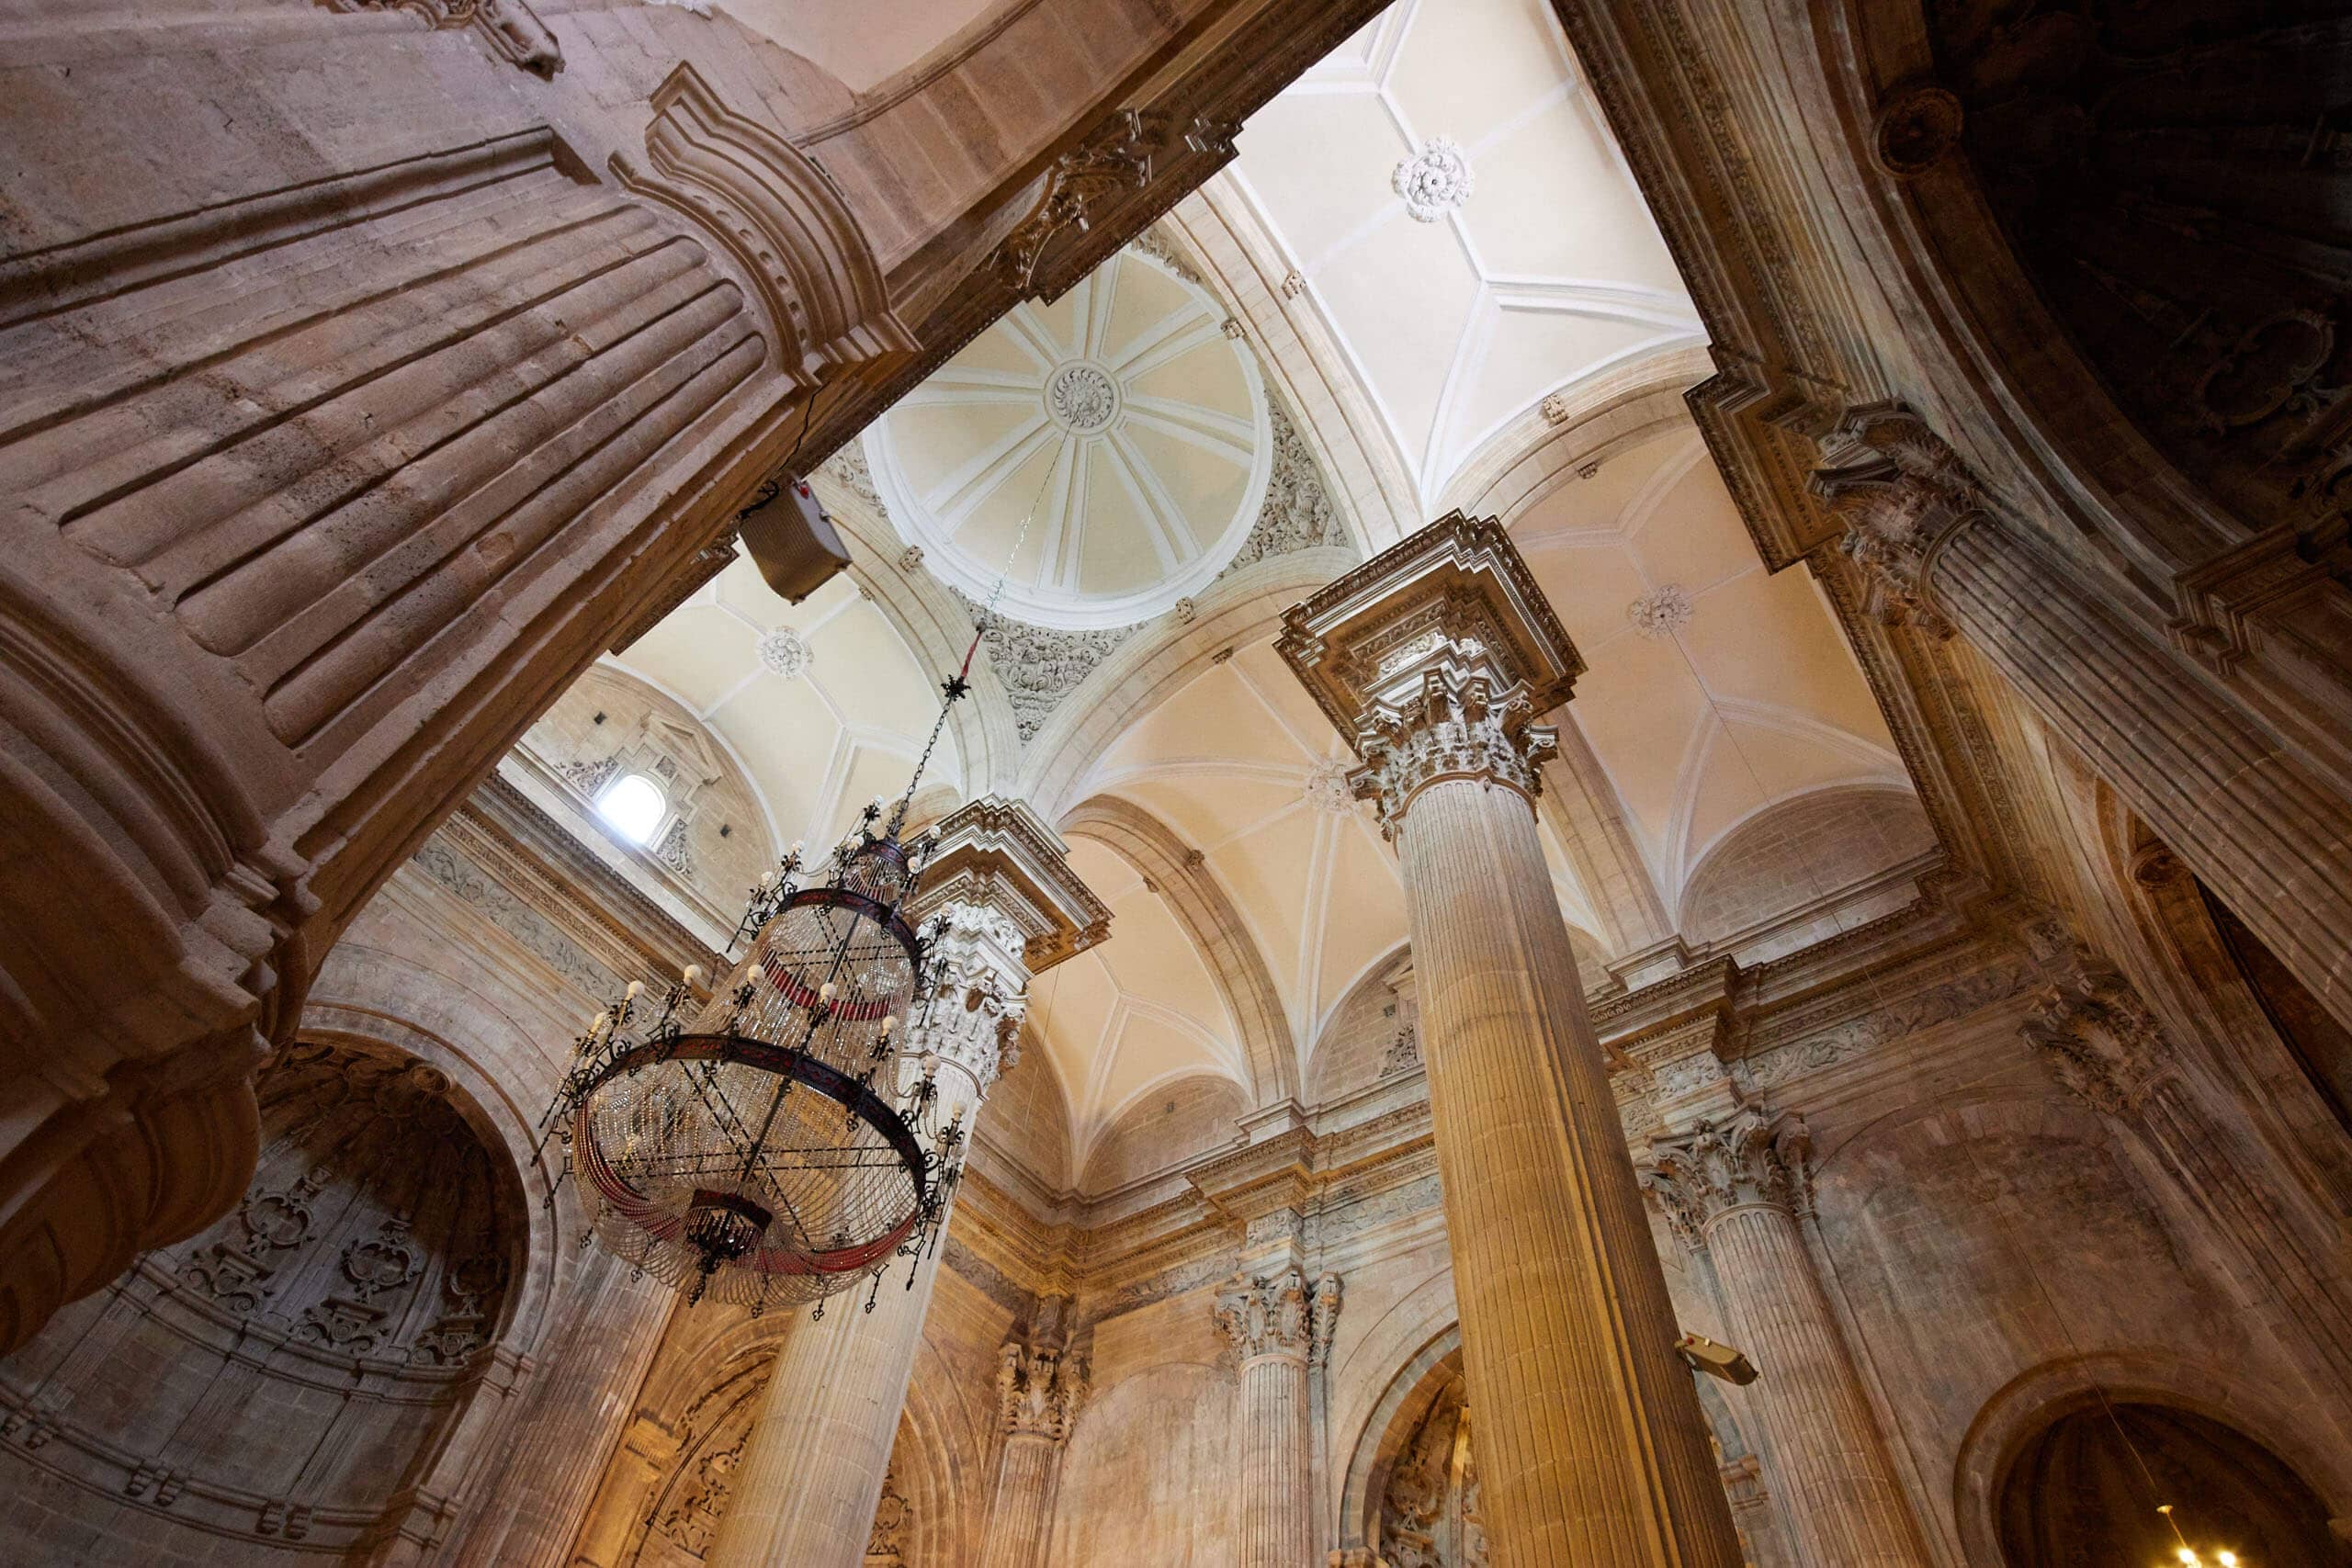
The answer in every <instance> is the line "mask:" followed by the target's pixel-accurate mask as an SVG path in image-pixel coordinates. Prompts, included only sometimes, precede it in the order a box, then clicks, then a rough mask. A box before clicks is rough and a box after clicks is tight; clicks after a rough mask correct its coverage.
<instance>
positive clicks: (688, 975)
mask: <svg viewBox="0 0 2352 1568" xmlns="http://www.w3.org/2000/svg"><path fill="white" fill-rule="evenodd" d="M678 978H679V979H680V980H682V981H684V983H685V984H686V985H688V986H695V985H698V984H700V983H701V981H702V965H701V964H687V965H686V966H685V968H684V970H683V971H681V972H680V974H679V976H678Z"/></svg>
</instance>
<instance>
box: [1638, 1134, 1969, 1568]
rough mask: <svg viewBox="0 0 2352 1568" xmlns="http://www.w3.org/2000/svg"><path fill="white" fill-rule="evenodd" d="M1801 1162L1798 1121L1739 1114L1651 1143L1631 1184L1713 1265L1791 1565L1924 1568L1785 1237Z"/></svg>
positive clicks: (1821, 1297)
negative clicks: (1742, 1361)
mask: <svg viewBox="0 0 2352 1568" xmlns="http://www.w3.org/2000/svg"><path fill="white" fill-rule="evenodd" d="M1810 1153H1811V1145H1810V1143H1809V1141H1808V1140H1807V1138H1806V1135H1805V1130H1804V1121H1803V1119H1802V1118H1799V1117H1796V1116H1774V1115H1770V1114H1769V1113H1766V1112H1762V1111H1756V1110H1752V1109H1751V1110H1747V1111H1741V1112H1740V1113H1738V1114H1737V1115H1736V1116H1735V1117H1734V1118H1732V1119H1731V1120H1730V1121H1728V1122H1724V1124H1722V1125H1715V1124H1712V1123H1709V1122H1701V1123H1699V1125H1698V1126H1697V1127H1696V1128H1695V1129H1694V1130H1693V1131H1691V1132H1690V1133H1687V1134H1682V1135H1680V1136H1679V1137H1674V1138H1667V1139H1662V1140H1659V1141H1658V1142H1657V1143H1656V1144H1655V1145H1653V1146H1652V1150H1651V1157H1650V1162H1649V1163H1648V1164H1646V1165H1645V1166H1644V1168H1643V1170H1642V1178H1643V1180H1644V1181H1645V1184H1647V1185H1648V1186H1649V1187H1650V1189H1651V1190H1652V1191H1654V1192H1656V1193H1657V1195H1658V1197H1659V1198H1660V1200H1661V1201H1663V1202H1664V1203H1665V1205H1666V1207H1667V1211H1668V1214H1669V1215H1670V1216H1671V1217H1672V1218H1673V1221H1674V1228H1675V1231H1676V1234H1677V1235H1679V1236H1680V1237H1681V1238H1682V1239H1683V1241H1684V1243H1685V1244H1686V1245H1688V1246H1691V1247H1693V1248H1694V1249H1700V1250H1704V1251H1706V1252H1708V1253H1711V1254H1712V1255H1713V1259H1714V1271H1715V1278H1716V1281H1717V1283H1718V1284H1719V1286H1720V1287H1721V1291H1722V1295H1723V1304H1724V1315H1725V1316H1726V1317H1727V1318H1728V1319H1729V1320H1730V1321H1729V1327H1730V1331H1731V1335H1732V1338H1733V1342H1734V1343H1735V1344H1736V1345H1737V1346H1738V1347H1739V1348H1741V1349H1743V1350H1746V1351H1747V1352H1748V1354H1749V1356H1750V1357H1751V1358H1752V1359H1753V1360H1754V1361H1755V1363H1756V1365H1757V1368H1758V1372H1759V1374H1760V1375H1759V1376H1758V1379H1757V1381H1756V1382H1755V1383H1754V1384H1752V1385H1751V1386H1750V1388H1749V1391H1748V1397H1749V1399H1750V1400H1751V1401H1752V1402H1753V1404H1754V1405H1755V1407H1756V1409H1757V1411H1758V1415H1759V1416H1761V1418H1762V1422H1763V1426H1764V1438H1765V1452H1766V1456H1767V1461H1768V1467H1769V1471H1770V1475H1771V1478H1772V1483H1773V1485H1772V1490H1773V1491H1774V1493H1775V1494H1776V1495H1779V1497H1780V1498H1781V1504H1782V1510H1783V1517H1785V1518H1786V1519H1787V1520H1788V1524H1789V1529H1790V1533H1791V1535H1792V1538H1793V1539H1794V1541H1795V1544H1796V1548H1797V1551H1798V1552H1799V1554H1800V1556H1801V1558H1802V1560H1803V1561H1804V1562H1806V1563H1808V1564H1816V1565H1818V1568H1925V1564H1926V1563H1927V1562H1928V1556H1927V1549H1926V1547H1925V1545H1924V1544H1923V1542H1922V1541H1921V1539H1920V1535H1919V1530H1918V1526H1917V1521H1916V1520H1915V1519H1914V1518H1913V1517H1912V1514H1911V1509H1910V1506H1909V1505H1908V1503H1906V1502H1905V1499H1904V1496H1903V1491H1902V1488H1901V1486H1900V1485H1899V1484H1898V1483H1896V1481H1895V1478H1894V1464H1893V1462H1892V1461H1891V1460H1890V1458H1889V1457H1888V1454H1887V1452H1886V1445H1885V1442H1884V1439H1883V1437H1882V1435H1881V1433H1880V1431H1879V1428H1878V1422H1877V1420H1876V1418H1875V1417H1874V1416H1872V1415H1871V1407H1870V1402H1869V1401H1868V1400H1867V1399H1866V1398H1865V1397H1864V1396H1863V1393H1862V1387H1861V1382H1860V1377H1859V1376H1858V1374H1857V1373H1856V1371H1855V1369H1854V1364H1853V1359H1852V1357H1851V1356H1850V1354H1849V1351H1848V1348H1847V1345H1846V1340H1845V1336H1844V1335H1843V1334H1842V1333H1840V1332H1839V1330H1838V1320H1837V1318H1836V1317H1835V1316H1834V1315H1833V1314H1831V1311H1830V1307H1829V1300H1828V1297H1827V1296H1826V1294H1825V1293H1824V1292H1823V1291H1822V1288H1821V1280H1820V1279H1819V1277H1818V1276H1817V1275H1816V1274H1815V1272H1814V1268H1813V1259H1812V1258H1811V1257H1810V1256H1809V1255H1808V1254H1807V1253H1806V1251H1805V1247H1804V1235H1802V1234H1801V1233H1800V1232H1799V1230H1798V1228H1797V1211H1798V1209H1799V1207H1800V1206H1801V1205H1803V1204H1804V1203H1805V1202H1806V1201H1808V1198H1807V1191H1808V1184H1809V1173H1808V1171H1807V1168H1806V1161H1807V1159H1808V1158H1809V1156H1810Z"/></svg>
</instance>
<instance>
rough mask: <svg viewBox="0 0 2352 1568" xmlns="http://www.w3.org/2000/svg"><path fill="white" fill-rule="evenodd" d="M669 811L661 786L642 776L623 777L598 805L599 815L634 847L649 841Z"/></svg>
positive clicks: (635, 774)
mask: <svg viewBox="0 0 2352 1568" xmlns="http://www.w3.org/2000/svg"><path fill="white" fill-rule="evenodd" d="M669 809H670V800H669V797H668V796H667V795H663V794H662V786H661V785H660V784H655V783H654V782H653V781H652V780H651V779H649V778H647V777H646V776H645V775H644V774H643V773H628V774H624V775H623V776H622V777H621V779H620V781H619V782H618V783H616V784H614V785H613V786H612V788H610V789H608V790H606V791H605V793H604V795H602V796H601V797H600V798H599V799H598V800H597V802H596V810H597V813H598V814H599V815H600V816H602V817H603V818H604V819H605V821H606V822H609V823H611V824H612V827H613V830H614V831H615V832H616V833H618V834H619V835H620V836H621V837H622V838H624V839H627V840H628V841H629V842H630V843H632V844H642V843H645V842H646V841H648V840H650V839H651V838H652V837H653V829H656V828H659V827H660V826H662V818H663V817H664V816H665V815H666V814H667V813H668V812H669Z"/></svg>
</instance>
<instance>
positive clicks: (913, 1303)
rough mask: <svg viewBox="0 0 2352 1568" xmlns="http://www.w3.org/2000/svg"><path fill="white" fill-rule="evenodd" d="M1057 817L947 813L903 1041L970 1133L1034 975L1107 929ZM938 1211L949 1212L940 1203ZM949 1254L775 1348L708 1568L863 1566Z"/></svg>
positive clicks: (927, 887)
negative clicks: (922, 992)
mask: <svg viewBox="0 0 2352 1568" xmlns="http://www.w3.org/2000/svg"><path fill="white" fill-rule="evenodd" d="M1067 857H1068V852H1067V849H1066V847H1065V846H1064V845H1063V844H1062V842H1061V840H1059V839H1058V838H1057V837H1056V836H1055V835H1054V833H1053V831H1052V830H1051V829H1048V828H1046V826H1045V824H1044V823H1043V822H1041V821H1039V820H1038V818H1037V817H1036V816H1035V813H1033V812H1032V811H1030V809H1029V808H1028V807H1026V806H1024V805H1022V804H1020V803H1019V802H1007V801H1001V800H997V799H994V798H989V799H983V800H978V801H974V802H973V803H971V804H970V805H968V806H966V807H962V808H961V809H959V810H957V811H956V812H955V813H954V814H953V815H951V816H950V817H948V818H947V819H946V820H945V821H944V822H942V823H941V824H940V844H939V848H938V849H937V850H936V851H935V852H933V857H932V862H931V868H930V870H929V871H928V872H927V873H926V874H925V875H924V878H923V884H922V893H921V895H920V897H919V900H918V902H917V904H916V906H915V907H914V908H913V909H912V911H911V915H910V918H911V919H913V921H914V923H915V924H916V926H917V927H918V928H919V929H922V930H923V931H926V932H927V933H928V934H927V936H926V942H927V943H928V947H927V952H926V957H925V977H926V980H927V982H928V984H929V986H930V987H931V991H930V997H929V1000H928V1003H927V1005H924V1006H922V1007H920V1008H918V1009H916V1010H915V1012H914V1015H913V1016H912V1017H911V1018H910V1020H909V1021H908V1024H907V1046H906V1049H907V1054H908V1055H909V1056H910V1057H912V1056H916V1055H922V1054H925V1053H928V1054H930V1055H935V1056H936V1057H938V1058H939V1062H940V1079H939V1093H940V1103H941V1104H942V1106H943V1107H953V1106H954V1105H956V1104H957V1103H961V1104H962V1105H963V1106H964V1107H965V1127H966V1129H967V1133H968V1132H969V1130H970V1129H971V1128H972V1126H973V1125H974V1124H975V1123H976V1122H977V1121H978V1111H979V1104H980V1101H981V1100H982V1098H983V1097H984V1096H985V1095H986V1094H987V1092H988V1089H989V1085H990V1084H992V1083H994V1082H995V1081H996V1077H997V1074H998V1073H999V1071H1000V1070H1001V1069H1002V1068H1004V1067H1009V1066H1011V1065H1012V1061H1013V1059H1014V1058H1015V1057H1016V1056H1017V1055H1018V1052H1017V1049H1015V1046H1016V1042H1017V1036H1018V1033H1019V1031H1020V1026H1021V1019H1022V1016H1023V1012H1024V1011H1025V1010H1026V1008H1027V1005H1028V1004H1027V997H1028V984H1029V979H1030V976H1032V975H1033V974H1034V973H1036V972H1038V971H1041V970H1042V969H1044V968H1045V967H1046V965H1047V964H1051V963H1057V962H1059V961H1060V960H1061V959H1063V958H1066V957H1068V956H1069V954H1071V953H1075V952H1078V951H1079V950H1080V948H1083V947H1086V946H1089V945H1091V944H1092V943H1093V942H1100V941H1101V940H1102V939H1103V937H1104V936H1105V935H1107V934H1108V933H1109V929H1110V915H1109V912H1108V911H1107V910H1106V909H1105V908H1104V907H1103V904H1102V902H1101V901H1100V900H1098V899H1097V898H1095V897H1094V895H1093V894H1092V893H1091V892H1089V891H1088V890H1087V888H1086V886H1085V885H1084V884H1083V883H1081V882H1080V881H1079V880H1078V879H1077V877H1076V876H1075V875H1074V874H1072V873H1071V871H1070V869H1069V860H1068V858H1067ZM941 1223H942V1224H943V1225H944V1224H945V1223H946V1222H945V1219H944V1217H943V1219H942V1222H941ZM940 1268H941V1265H940V1264H939V1263H938V1261H936V1260H935V1259H933V1260H926V1261H925V1262H923V1263H922V1266H921V1267H920V1268H918V1269H915V1270H914V1272H913V1274H912V1277H911V1279H912V1284H911V1288H905V1287H902V1286H901V1285H900V1283H899V1280H897V1279H896V1278H895V1277H894V1278H893V1279H892V1280H889V1281H888V1283H887V1284H886V1286H885V1288H884V1289H883V1290H882V1292H881V1293H880V1295H879V1297H878V1298H877V1300H876V1305H875V1308H874V1310H873V1311H871V1312H867V1311H865V1310H863V1308H864V1306H865V1303H864V1301H863V1300H861V1299H859V1298H857V1297H854V1296H845V1297H842V1298H841V1299H839V1300H837V1301H835V1302H832V1303H827V1304H826V1305H825V1306H824V1308H823V1311H824V1316H823V1317H822V1318H821V1319H820V1320H818V1321H816V1322H812V1323H809V1324H804V1325H799V1326H798V1327H797V1328H795V1330H794V1331H793V1333H792V1335H791V1336H790V1337H788V1338H787V1339H786V1341H785V1344H784V1348H783V1349H782V1350H781V1351H780V1352H779V1353H778V1355H777V1357H776V1363H775V1371H774V1372H773V1373H772V1374H770V1376H769V1379H768V1386H767V1389H766V1391H765V1392H764V1393H763V1394H762V1396H761V1409H760V1414H759V1416H757V1417H756V1418H755V1420H754V1424H753V1427H752V1440H751V1442H750V1444H749V1445H748V1446H747V1448H746V1449H745V1451H744V1455H743V1460H742V1462H741V1465H740V1466H739V1467H738V1469H737V1471H736V1480H735V1487H734V1496H733V1499H732V1501H731V1502H730V1503H729V1505H728V1509H727V1517H725V1519H724V1520H722V1521H721V1522H720V1525H719V1528H718V1536H717V1539H716V1540H713V1542H712V1543H711V1550H710V1556H709V1559H708V1561H709V1562H710V1563H711V1568H857V1565H858V1564H859V1563H861V1562H863V1561H864V1559H865V1545H866V1541H867V1540H868V1538H869V1536H870V1534H871V1532H872V1527H873V1523H874V1510H875V1506H876V1503H877V1502H878V1501H879V1500H880V1498H881V1495H882V1483H883V1479H884V1477H885V1475H886V1474H887V1473H888V1469H889V1463H890V1447H891V1445H892V1443H894V1442H895V1441H896V1440H897V1438H898V1435H899V1411H900V1409H901V1408H902V1407H903V1406H904V1405H905V1404H906V1397H907V1382H908V1379H909V1377H910V1375H911V1373H912V1372H913V1370H914V1361H915V1355H916V1353H917V1352H918V1351H919V1350H920V1349H921V1348H922V1325H923V1318H924V1316H925V1314H927V1312H928V1311H929V1308H930V1305H931V1292H932V1288H933V1284H934V1282H935V1281H936V1280H938V1278H939V1269H940Z"/></svg>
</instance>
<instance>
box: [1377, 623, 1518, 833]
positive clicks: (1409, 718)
mask: <svg viewBox="0 0 2352 1568" xmlns="http://www.w3.org/2000/svg"><path fill="white" fill-rule="evenodd" d="M1471 649H1472V651H1473V656H1474V657H1475V651H1476V644H1472V645H1471ZM1475 671H1476V666H1475V665H1472V664H1470V663H1469V662H1468V661H1467V660H1464V661H1462V662H1453V661H1451V660H1449V661H1447V662H1446V663H1445V664H1442V665H1441V666H1440V667H1439V668H1436V669H1431V670H1429V671H1424V673H1423V674H1422V677H1421V684H1420V687H1419V689H1418V690H1416V691H1414V692H1413V693H1411V694H1409V695H1408V697H1407V698H1406V699H1405V700H1404V701H1403V702H1401V703H1389V702H1385V701H1383V702H1374V704H1373V705H1371V706H1370V707H1369V708H1368V709H1366V710H1365V712H1364V715H1363V719H1362V720H1361V721H1360V722H1359V723H1358V725H1357V727H1356V737H1355V742H1356V752H1357V754H1358V755H1359V756H1361V757H1363V760H1364V764H1365V765H1364V766H1363V767H1361V768H1358V769H1357V770H1356V771H1355V772H1354V773H1351V774H1349V775H1348V784H1349V785H1350V787H1351V788H1352V789H1353V790H1354V791H1355V795H1356V798H1357V799H1359V800H1376V801H1378V802H1379V803H1380V822H1381V830H1382V832H1383V833H1385V834H1386V835H1387V836H1388V837H1390V838H1394V837H1396V834H1397V827H1398V825H1399V824H1401V823H1402V822H1403V821H1404V819H1405V811H1406V808H1407V807H1409V806H1410V805H1411V804H1412V801H1413V797H1414V796H1415V795H1419V793H1420V792H1421V791H1422V790H1423V789H1425V788H1427V787H1428V786H1429V785H1430V784H1436V783H1439V782H1440V781H1442V780H1445V779H1477V780H1480V781H1482V782H1484V783H1487V784H1501V785H1503V786H1504V787H1505V788H1507V789H1511V790H1515V791H1517V792H1518V793H1519V794H1521V795H1525V796H1526V797H1527V798H1528V799H1529V800H1531V801H1532V800H1533V799H1534V798H1535V796H1536V794H1537V792H1538V791H1539V790H1541V789H1542V788H1543V775H1542V774H1541V773H1539V772H1538V770H1539V769H1541V768H1542V767H1543V765H1544V763H1545V762H1547V761H1551V760H1552V759H1553V758H1554V757H1556V756H1558V755H1559V751H1560V732H1559V731H1558V730H1557V729H1555V728H1553V727H1552V726H1550V725H1540V724H1535V723H1532V722H1531V721H1532V720H1533V719H1534V718H1535V717H1536V716H1537V715H1536V712H1535V704H1534V701H1533V699H1532V697H1531V696H1530V695H1529V694H1528V689H1527V684H1526V682H1517V683H1515V684H1513V685H1511V686H1509V687H1506V688H1504V689H1502V690H1500V691H1498V690H1497V689H1496V688H1495V685H1494V682H1493V679H1492V677H1491V676H1489V675H1487V674H1485V673H1482V672H1475Z"/></svg>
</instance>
